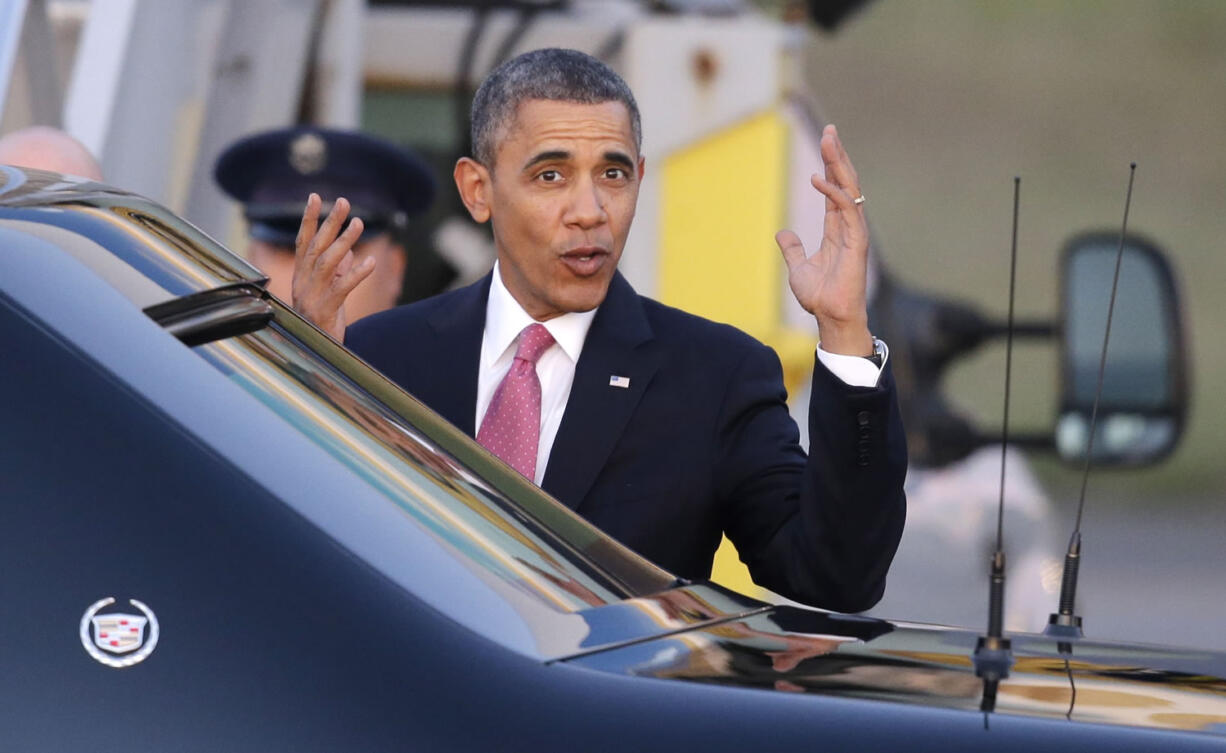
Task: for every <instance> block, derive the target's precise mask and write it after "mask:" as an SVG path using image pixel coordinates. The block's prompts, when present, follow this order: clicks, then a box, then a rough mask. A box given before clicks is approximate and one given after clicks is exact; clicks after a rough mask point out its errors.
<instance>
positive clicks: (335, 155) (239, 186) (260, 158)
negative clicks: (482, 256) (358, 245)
mask: <svg viewBox="0 0 1226 753" xmlns="http://www.w3.org/2000/svg"><path fill="white" fill-rule="evenodd" d="M213 175H214V177H215V178H216V180H217V184H218V185H219V186H221V188H222V190H223V191H225V192H226V193H227V194H229V195H230V196H231V197H233V198H234V199H235V200H237V201H239V202H241V203H242V204H243V214H244V215H245V216H246V218H247V221H248V222H249V223H250V234H251V237H252V238H255V239H256V240H261V241H265V242H268V243H275V244H278V245H287V246H292V245H293V244H294V238H295V237H296V236H297V235H298V226H299V224H301V222H302V211H303V209H304V208H305V207H306V199H307V196H308V195H309V194H310V193H311V192H315V193H317V194H319V196H320V198H321V199H323V211H324V212H327V211H328V210H329V209H331V207H332V203H333V202H334V201H336V199H338V198H340V197H342V196H343V197H345V198H346V199H348V200H349V203H350V206H351V209H350V212H349V214H350V216H351V217H360V218H362V223H363V225H364V226H365V227H364V230H363V231H362V235H363V237H367V236H370V235H375V234H378V233H382V232H388V231H390V232H393V233H396V232H399V231H402V230H403V229H404V228H405V226H406V225H407V223H408V217H409V215H412V214H419V213H421V212H423V211H425V210H426V209H427V208H428V207H429V206H430V202H431V201H433V199H434V179H433V177H432V176H431V174H430V170H429V168H428V167H427V166H426V164H425V163H424V162H422V161H421V160H420V159H419V158H418V157H416V156H415V155H413V154H411V153H409V152H408V151H407V150H405V149H402V148H401V147H399V146H396V145H395V144H392V143H390V142H388V141H384V140H383V139H380V138H376V137H374V136H370V135H367V134H364V133H358V132H355V131H338V130H332V129H327V128H315V127H310V126H307V127H296V128H284V129H279V130H275V131H265V132H263V133H257V134H254V135H252V136H247V137H246V138H243V139H240V140H239V141H236V142H234V143H233V144H231V145H230V146H229V147H227V148H226V150H225V151H224V152H222V154H221V156H220V157H218V158H217V164H216V166H215V167H214V170H213Z"/></svg>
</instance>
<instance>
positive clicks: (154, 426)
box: [0, 166, 1226, 751]
mask: <svg viewBox="0 0 1226 753" xmlns="http://www.w3.org/2000/svg"><path fill="white" fill-rule="evenodd" d="M263 282H264V281H263V279H262V277H261V275H260V274H259V272H258V271H256V270H255V269H253V268H252V267H250V266H249V265H247V264H246V263H245V262H244V261H242V260H241V259H240V258H238V257H236V256H235V255H233V254H232V253H230V252H229V251H227V250H226V249H224V248H222V247H221V246H220V245H218V244H217V243H216V242H214V241H213V240H211V239H210V238H208V237H207V236H205V235H204V234H202V233H201V232H200V231H198V230H197V229H195V228H194V227H192V226H191V225H190V224H188V223H187V222H185V221H183V220H182V219H180V218H179V217H177V216H175V215H174V214H173V213H171V212H169V211H167V210H166V209H164V208H162V207H160V206H158V205H156V204H154V203H152V202H150V201H148V200H145V199H142V198H140V197H138V196H134V195H131V194H128V193H124V192H121V191H117V190H115V189H111V188H108V187H105V186H101V185H98V184H94V183H86V182H83V181H80V180H77V179H73V178H66V177H63V176H59V175H55V174H50V173H41V172H37V171H22V170H18V169H16V168H11V167H3V166H0V333H3V339H2V340H0V342H2V348H3V355H2V356H0V359H2V366H0V380H2V382H0V384H2V385H3V393H2V394H3V395H4V401H5V407H4V409H3V410H2V411H0V421H2V422H3V431H2V432H0V442H2V443H3V446H2V449H0V490H2V492H3V517H2V518H0V557H2V560H0V562H2V564H3V569H2V571H0V594H2V596H3V604H4V610H5V611H4V618H3V620H0V625H2V627H0V647H2V648H0V656H2V657H3V667H4V680H5V681H4V683H3V689H2V690H0V749H3V750H4V751H70V750H109V751H134V750H159V751H161V750H164V751H188V750H201V751H240V750H258V751H315V750H318V751H385V750H388V751H390V750H398V751H399V750H499V751H501V750H526V751H546V750H579V751H602V750H617V751H627V750H704V751H705V750H710V751H717V750H718V751H725V750H727V751H732V750H736V751H745V750H767V749H769V750H782V749H788V750H801V749H805V750H807V749H833V750H853V749H854V750H877V749H891V750H895V749H897V750H980V749H989V748H990V749H1026V750H1052V749H1070V750H1072V749H1079V750H1085V749H1102V750H1155V749H1161V750H1167V749H1202V748H1204V749H1210V748H1213V749H1220V748H1226V679H1223V678H1224V677H1226V655H1222V654H1217V653H1212V652H1205V651H1192V650H1176V649H1162V648H1154V647H1139V646H1133V645H1125V644H1116V643H1102V642H1094V641H1090V640H1084V639H1076V638H1068V639H1064V640H1063V642H1062V643H1059V642H1057V640H1056V639H1054V638H1047V637H1043V636H1037V635H1015V636H1012V639H1013V655H1014V659H1015V662H1014V664H1013V666H1012V670H1011V673H1010V675H1009V676H1008V678H1007V679H1005V680H1003V681H1002V682H1001V683H1000V685H999V688H996V689H995V693H994V696H995V700H994V702H992V703H989V702H988V700H987V699H985V682H984V680H982V679H981V678H980V677H978V676H977V675H976V674H975V671H974V668H973V666H972V662H971V653H972V651H973V649H974V647H975V643H976V639H977V636H976V634H974V633H972V632H968V631H964V630H960V629H952V628H943V627H937V626H931V625H915V624H907V623H904V622H888V621H882V620H877V619H869V618H865V617H858V616H854V615H841V614H835V613H828V612H823V611H820V610H816V609H805V608H800V607H797V606H792V605H782V604H770V603H763V602H760V601H755V600H753V599H750V598H747V597H744V596H741V595H739V594H736V593H733V592H731V591H728V590H725V589H723V588H720V587H718V586H716V585H713V584H707V583H686V582H682V581H679V580H678V579H677V578H675V577H674V576H672V575H671V574H669V573H667V572H664V571H663V570H661V569H659V568H657V567H655V566H653V565H652V564H650V563H649V562H647V561H645V560H643V559H642V558H640V557H638V556H637V555H635V554H634V553H632V552H630V551H629V550H627V549H625V548H624V547H622V546H621V545H619V544H618V543H616V542H615V541H613V540H611V539H610V538H608V537H607V536H605V535H603V534H602V533H601V532H600V531H598V530H596V529H594V528H593V527H591V526H590V525H588V524H587V523H585V522H584V521H583V520H582V519H580V518H579V517H577V516H576V515H574V514H573V513H572V512H570V511H569V510H568V509H566V508H565V507H563V506H562V505H559V504H557V503H555V502H554V501H553V500H552V499H550V498H549V497H548V496H546V495H545V494H544V493H543V492H541V491H540V490H539V489H538V488H536V487H534V486H533V485H531V484H529V483H528V482H526V481H525V480H524V479H522V478H521V477H519V476H518V475H517V474H516V473H514V472H513V471H511V470H510V469H508V468H507V467H505V466H504V465H503V464H502V463H501V462H499V461H498V460H496V459H495V458H493V456H491V455H489V454H488V453H487V452H486V451H485V450H484V449H482V448H481V447H479V446H478V445H477V444H476V443H474V442H473V441H471V440H470V439H469V438H468V437H466V436H464V435H463V434H461V433H460V432H459V431H457V430H456V429H455V428H453V427H452V426H450V425H449V424H447V423H446V422H445V421H443V420H442V419H440V418H439V417H438V416H436V415H435V414H434V413H433V412H431V411H430V410H429V409H427V408H426V407H424V406H423V405H421V404H420V403H419V402H417V401H416V400H415V399H414V398H413V397H412V396H410V395H408V394H405V393H404V392H402V391H401V390H399V389H398V388H397V387H395V386H394V385H392V384H391V383H390V382H388V381H387V380H386V379H384V378H383V377H382V376H380V375H379V374H378V373H376V372H375V371H373V370H372V369H371V368H369V367H368V366H366V365H365V364H364V363H362V362H361V361H360V360H358V359H357V358H355V357H354V356H353V355H351V354H350V353H349V352H348V351H346V350H345V349H344V348H343V347H342V346H340V345H339V344H337V343H336V342H335V341H333V340H331V339H330V338H329V337H327V336H326V335H324V334H323V333H321V332H320V331H319V330H317V329H316V328H315V327H313V326H312V325H310V324H309V323H307V322H306V321H305V320H303V319H301V318H300V317H299V316H298V315H296V314H295V313H294V312H293V311H292V310H290V309H289V308H288V307H286V306H285V305H284V304H283V303H282V302H281V301H279V300H277V299H275V298H271V297H269V296H268V295H267V294H266V293H265V292H264V290H263ZM968 598H979V595H978V594H973V595H971V594H968ZM986 695H987V696H991V695H992V694H991V693H988V694H986Z"/></svg>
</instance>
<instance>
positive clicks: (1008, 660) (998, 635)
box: [972, 177, 1022, 725]
mask: <svg viewBox="0 0 1226 753" xmlns="http://www.w3.org/2000/svg"><path fill="white" fill-rule="evenodd" d="M1021 186H1022V179H1021V178H1020V177H1014V179H1013V240H1012V243H1011V244H1010V254H1009V320H1008V325H1007V326H1008V328H1007V330H1006V341H1005V415H1004V420H1003V421H1002V425H1001V430H1000V435H1001V436H1000V501H999V503H998V504H997V507H996V551H994V552H993V553H992V565H991V573H990V576H989V578H990V581H989V586H988V632H987V635H981V636H979V641H978V642H977V643H976V645H975V653H974V655H973V657H972V660H973V662H974V665H975V675H976V676H977V677H981V678H983V700H982V702H981V703H980V705H979V710H980V711H983V712H990V711H995V710H996V690H997V687H998V686H999V685H1000V681H1001V680H1003V679H1004V678H1006V677H1008V676H1009V669H1010V668H1011V667H1012V666H1013V651H1012V644H1011V643H1010V641H1009V639H1008V638H1005V637H1003V636H1002V629H1003V623H1004V613H1005V546H1004V520H1005V459H1006V457H1007V450H1008V446H1009V388H1010V383H1009V381H1010V380H1009V377H1010V373H1011V372H1012V370H1013V299H1014V289H1015V287H1016V284H1017V210H1018V197H1019V195H1020V193H1021ZM984 724H985V725H986V724H987V717H986V716H985V717H984Z"/></svg>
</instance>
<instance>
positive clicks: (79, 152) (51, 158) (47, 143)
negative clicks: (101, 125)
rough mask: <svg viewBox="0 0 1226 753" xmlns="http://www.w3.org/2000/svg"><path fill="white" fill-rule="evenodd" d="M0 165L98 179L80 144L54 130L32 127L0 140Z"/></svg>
mask: <svg viewBox="0 0 1226 753" xmlns="http://www.w3.org/2000/svg"><path fill="white" fill-rule="evenodd" d="M0 165H16V166H17V167H32V168H35V169H38V170H51V171H52V172H57V173H64V174H65V175H79V176H81V177H82V178H90V179H92V180H102V168H101V167H100V166H99V165H98V161H97V160H96V159H94V157H93V155H92V154H90V153H89V150H88V149H86V148H85V145H84V144H82V143H81V142H80V141H77V140H76V139H74V138H73V137H71V136H69V135H68V134H66V133H64V132H63V131H61V130H59V129H57V128H50V127H48V126H32V127H30V128H23V129H21V130H20V131H13V132H12V133H10V134H8V135H7V136H4V137H2V138H0Z"/></svg>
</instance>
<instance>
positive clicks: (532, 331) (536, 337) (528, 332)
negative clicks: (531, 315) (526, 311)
mask: <svg viewBox="0 0 1226 753" xmlns="http://www.w3.org/2000/svg"><path fill="white" fill-rule="evenodd" d="M550 345H553V335H551V334H549V330H547V329H545V325H543V324H529V325H528V326H527V327H524V330H523V332H520V333H519V347H518V348H516V350H515V357H516V358H518V359H522V360H524V361H527V362H528V363H536V360H537V359H538V358H540V357H541V354H542V353H544V352H545V351H546V350H548V349H549V346H550Z"/></svg>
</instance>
